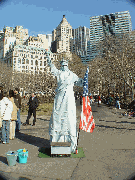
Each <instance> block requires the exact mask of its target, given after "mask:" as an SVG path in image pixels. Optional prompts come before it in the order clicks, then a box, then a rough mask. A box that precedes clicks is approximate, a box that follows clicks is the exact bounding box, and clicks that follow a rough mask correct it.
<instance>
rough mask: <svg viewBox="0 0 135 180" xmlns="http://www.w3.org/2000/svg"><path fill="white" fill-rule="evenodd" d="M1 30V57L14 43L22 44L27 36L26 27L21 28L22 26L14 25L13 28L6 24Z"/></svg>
mask: <svg viewBox="0 0 135 180" xmlns="http://www.w3.org/2000/svg"><path fill="white" fill-rule="evenodd" d="M3 32H4V34H3V38H1V40H0V41H3V42H2V44H3V46H2V49H1V50H2V51H3V57H5V54H6V53H7V51H8V50H9V49H10V48H12V47H13V46H14V45H23V44H24V43H25V41H26V40H27V39H28V37H29V35H28V29H23V26H16V27H15V28H13V27H8V26H6V27H5V28H4V29H3ZM0 44H1V42H0Z"/></svg>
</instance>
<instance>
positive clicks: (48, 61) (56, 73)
mask: <svg viewBox="0 0 135 180" xmlns="http://www.w3.org/2000/svg"><path fill="white" fill-rule="evenodd" d="M47 64H48V66H50V68H51V73H52V74H53V75H54V76H57V75H58V72H59V70H58V69H57V68H56V67H55V65H54V64H53V63H52V61H51V59H50V57H49V53H48V52H47Z"/></svg>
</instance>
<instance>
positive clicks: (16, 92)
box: [14, 88, 21, 132]
mask: <svg viewBox="0 0 135 180" xmlns="http://www.w3.org/2000/svg"><path fill="white" fill-rule="evenodd" d="M14 98H15V104H16V105H17V108H18V111H17V121H16V132H19V131H20V128H21V119H20V112H21V96H20V94H19V89H18V88H15V90H14Z"/></svg>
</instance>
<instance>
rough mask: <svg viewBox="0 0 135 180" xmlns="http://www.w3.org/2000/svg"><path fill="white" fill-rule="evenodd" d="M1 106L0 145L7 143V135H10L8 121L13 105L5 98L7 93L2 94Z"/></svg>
mask: <svg viewBox="0 0 135 180" xmlns="http://www.w3.org/2000/svg"><path fill="white" fill-rule="evenodd" d="M0 104H1V119H2V143H3V144H6V143H9V133H10V120H11V114H12V111H13V104H12V102H11V101H10V100H9V99H8V98H7V92H4V93H3V92H2V100H1V101H0Z"/></svg>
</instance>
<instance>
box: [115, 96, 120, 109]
mask: <svg viewBox="0 0 135 180" xmlns="http://www.w3.org/2000/svg"><path fill="white" fill-rule="evenodd" d="M115 100H116V108H117V107H118V108H119V109H121V108H120V96H119V94H118V93H117V95H116V98H115Z"/></svg>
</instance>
